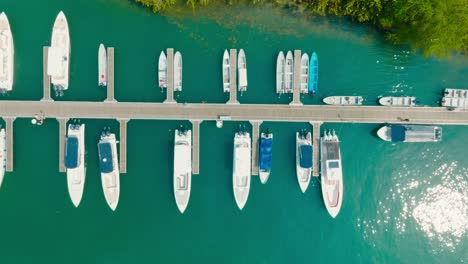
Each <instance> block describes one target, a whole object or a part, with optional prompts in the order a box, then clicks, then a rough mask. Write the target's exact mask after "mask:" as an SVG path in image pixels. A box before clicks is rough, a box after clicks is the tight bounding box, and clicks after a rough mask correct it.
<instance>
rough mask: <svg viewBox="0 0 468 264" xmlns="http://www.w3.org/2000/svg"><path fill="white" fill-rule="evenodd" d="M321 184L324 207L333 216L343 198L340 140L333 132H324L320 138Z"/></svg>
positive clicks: (335, 214) (338, 209)
mask: <svg viewBox="0 0 468 264" xmlns="http://www.w3.org/2000/svg"><path fill="white" fill-rule="evenodd" d="M320 154H321V158H320V161H321V166H320V169H321V186H322V197H323V202H324V203H325V207H326V208H327V211H328V213H329V214H330V215H331V217H333V218H335V217H336V216H337V215H338V213H339V212H340V209H341V203H342V200H343V172H342V168H341V152H340V141H339V139H338V137H337V136H336V134H335V131H333V133H330V132H325V135H324V136H323V137H321V138H320Z"/></svg>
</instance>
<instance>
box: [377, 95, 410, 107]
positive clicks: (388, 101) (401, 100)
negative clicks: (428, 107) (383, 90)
mask: <svg viewBox="0 0 468 264" xmlns="http://www.w3.org/2000/svg"><path fill="white" fill-rule="evenodd" d="M379 103H380V104H381V105H385V106H415V105H416V97H411V96H384V97H380V98H379Z"/></svg>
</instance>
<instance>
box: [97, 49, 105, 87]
mask: <svg viewBox="0 0 468 264" xmlns="http://www.w3.org/2000/svg"><path fill="white" fill-rule="evenodd" d="M98 66H99V72H98V84H99V86H106V85H107V52H106V48H105V47H104V44H101V45H99V53H98Z"/></svg>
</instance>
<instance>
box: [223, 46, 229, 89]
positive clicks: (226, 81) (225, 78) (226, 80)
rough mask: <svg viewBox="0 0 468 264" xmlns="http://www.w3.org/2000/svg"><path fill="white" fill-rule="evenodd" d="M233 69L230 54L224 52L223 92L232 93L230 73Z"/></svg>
mask: <svg viewBox="0 0 468 264" xmlns="http://www.w3.org/2000/svg"><path fill="white" fill-rule="evenodd" d="M230 69H231V64H230V58H229V53H228V51H227V50H224V54H223V63H222V70H223V71H222V72H223V91H224V92H225V93H229V92H230V91H231V79H230V78H231V75H230V73H229V71H230Z"/></svg>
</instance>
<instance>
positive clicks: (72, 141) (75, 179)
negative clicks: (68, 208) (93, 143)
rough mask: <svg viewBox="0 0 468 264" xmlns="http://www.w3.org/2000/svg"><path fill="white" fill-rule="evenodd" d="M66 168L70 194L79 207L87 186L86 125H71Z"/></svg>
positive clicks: (66, 145) (67, 138)
mask: <svg viewBox="0 0 468 264" xmlns="http://www.w3.org/2000/svg"><path fill="white" fill-rule="evenodd" d="M65 168H66V169H67V186H68V194H69V195H70V198H71V200H72V202H73V204H74V205H75V207H78V205H80V202H81V198H82V197H83V190H84V184H85V175H86V164H85V125H84V124H69V125H68V130H67V137H66V139H65Z"/></svg>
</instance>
